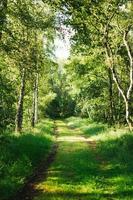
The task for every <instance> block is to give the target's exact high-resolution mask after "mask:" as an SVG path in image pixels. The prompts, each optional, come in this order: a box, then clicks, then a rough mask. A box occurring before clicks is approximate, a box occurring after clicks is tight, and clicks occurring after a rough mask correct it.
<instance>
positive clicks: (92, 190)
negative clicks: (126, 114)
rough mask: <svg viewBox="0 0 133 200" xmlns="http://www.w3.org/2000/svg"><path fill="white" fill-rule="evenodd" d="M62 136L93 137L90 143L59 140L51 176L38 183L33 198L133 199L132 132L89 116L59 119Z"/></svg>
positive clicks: (75, 199)
mask: <svg viewBox="0 0 133 200" xmlns="http://www.w3.org/2000/svg"><path fill="white" fill-rule="evenodd" d="M57 123H58V126H59V129H58V135H59V136H65V135H66V136H70V137H71V136H79V135H82V136H83V135H84V137H87V138H90V139H91V140H93V141H95V142H96V143H97V145H96V146H95V145H94V147H93V145H91V144H88V143H87V142H79V141H78V142H69V141H65V142H59V149H58V153H57V156H56V158H55V161H54V163H53V165H52V166H51V167H50V169H49V171H48V178H47V180H44V181H42V182H40V183H39V184H37V185H36V189H37V190H39V191H40V195H39V196H38V197H35V199H34V200H45V199H46V200H68V199H70V200H99V199H100V200H106V199H112V200H116V199H117V200H132V199H133V134H132V133H130V134H128V133H127V131H126V130H121V129H119V130H117V131H116V130H114V128H108V127H107V126H106V125H102V124H95V123H90V122H89V121H88V120H87V119H80V118H77V119H76V118H70V119H67V120H65V121H57Z"/></svg>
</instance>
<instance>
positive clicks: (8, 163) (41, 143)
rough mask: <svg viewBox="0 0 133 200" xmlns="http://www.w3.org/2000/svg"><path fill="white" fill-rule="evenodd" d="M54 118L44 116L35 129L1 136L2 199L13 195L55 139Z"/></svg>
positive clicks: (0, 188)
mask: <svg viewBox="0 0 133 200" xmlns="http://www.w3.org/2000/svg"><path fill="white" fill-rule="evenodd" d="M53 139H54V138H53V121H50V120H47V119H46V120H44V121H43V122H41V123H40V124H38V125H37V127H36V128H35V129H33V130H25V131H24V132H23V133H22V134H21V135H19V136H18V135H16V134H15V133H10V134H6V135H4V136H1V139H0V147H1V148H0V199H1V200H3V199H4V200H5V199H9V198H10V197H11V196H13V195H14V194H15V193H16V191H17V190H18V189H19V188H21V187H22V185H23V184H24V182H25V180H26V179H27V178H28V177H29V176H30V175H31V174H32V173H33V171H34V170H35V168H36V167H37V166H38V164H39V163H40V161H41V160H42V159H45V158H46V156H47V155H48V152H49V151H50V149H51V145H52V143H53Z"/></svg>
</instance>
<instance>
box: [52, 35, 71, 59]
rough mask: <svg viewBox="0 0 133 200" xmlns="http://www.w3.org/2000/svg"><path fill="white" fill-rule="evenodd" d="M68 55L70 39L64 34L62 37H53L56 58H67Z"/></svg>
mask: <svg viewBox="0 0 133 200" xmlns="http://www.w3.org/2000/svg"><path fill="white" fill-rule="evenodd" d="M69 55H70V40H69V37H67V36H65V38H64V39H61V38H56V39H55V56H56V58H57V59H58V60H67V59H68V57H69Z"/></svg>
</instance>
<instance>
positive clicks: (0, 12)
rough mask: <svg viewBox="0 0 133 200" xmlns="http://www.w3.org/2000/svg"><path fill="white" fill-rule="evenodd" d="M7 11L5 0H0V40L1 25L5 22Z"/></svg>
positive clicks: (0, 36)
mask: <svg viewBox="0 0 133 200" xmlns="http://www.w3.org/2000/svg"><path fill="white" fill-rule="evenodd" d="M6 13H7V0H1V2H0V41H1V39H2V31H3V26H4V24H5V23H6Z"/></svg>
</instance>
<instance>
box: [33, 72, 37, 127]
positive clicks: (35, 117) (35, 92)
mask: <svg viewBox="0 0 133 200" xmlns="http://www.w3.org/2000/svg"><path fill="white" fill-rule="evenodd" d="M37 122H38V73H37V74H36V78H35V82H34V87H33V105H32V120H31V125H32V127H34V126H35V124H36V123H37Z"/></svg>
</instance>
